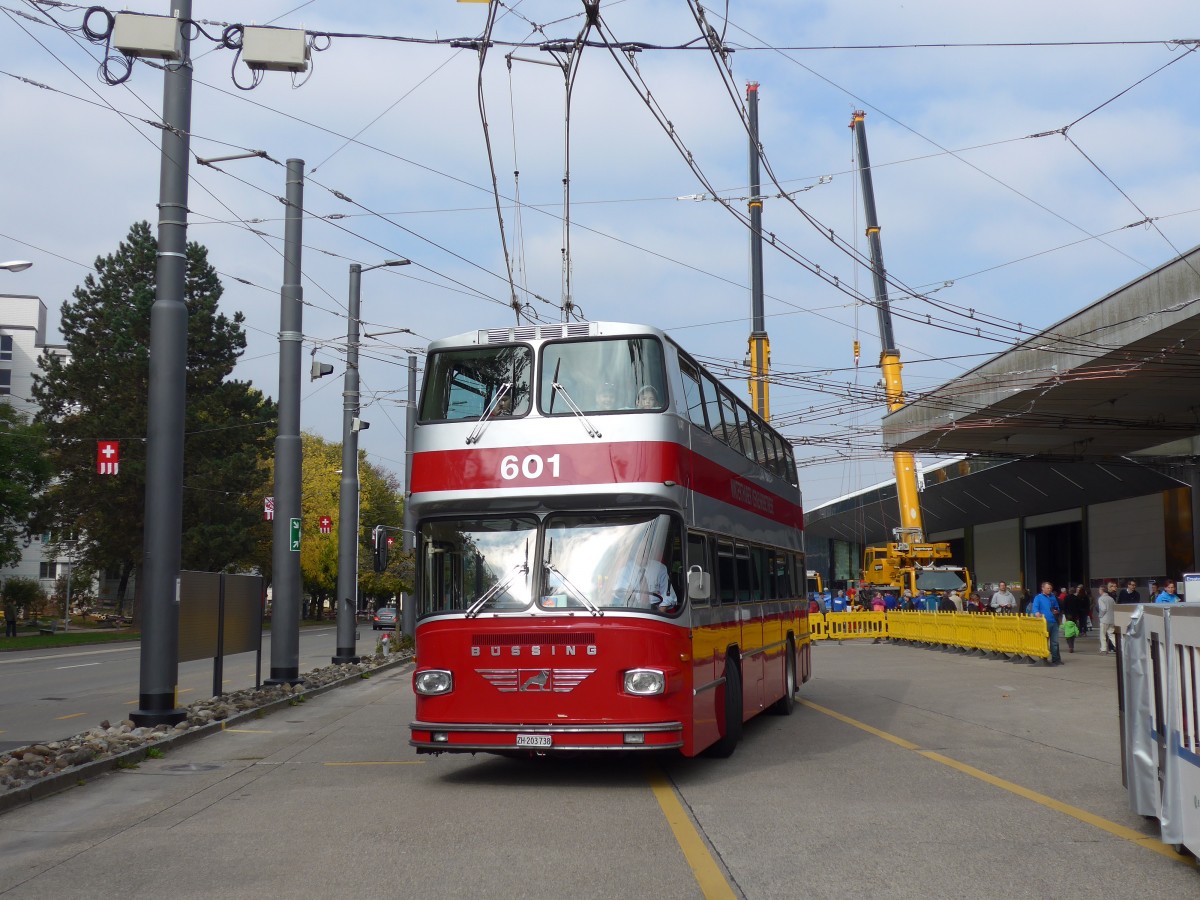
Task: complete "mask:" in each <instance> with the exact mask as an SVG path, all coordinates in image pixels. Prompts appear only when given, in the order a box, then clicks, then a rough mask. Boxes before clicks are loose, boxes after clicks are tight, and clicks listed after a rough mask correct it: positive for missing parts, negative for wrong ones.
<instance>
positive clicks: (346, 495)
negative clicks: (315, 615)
mask: <svg viewBox="0 0 1200 900" xmlns="http://www.w3.org/2000/svg"><path fill="white" fill-rule="evenodd" d="M410 262H411V260H408V259H389V260H387V261H386V262H381V263H378V264H376V265H374V266H367V267H366V268H363V267H362V266H361V265H359V264H358V263H351V265H350V305H349V308H348V310H347V322H346V376H345V381H344V382H343V388H342V480H341V483H340V489H339V492H338V575H337V653H336V654H335V655H334V657H333V662H334V663H335V664H336V663H356V662H358V657H357V656H355V655H354V650H355V615H356V614H357V612H358V432H359V431H361V430H362V428H363V427H364V426H363V423H362V422H361V421H360V420H359V418H358V413H359V391H358V308H359V293H360V285H361V279H362V273H363V272H370V271H371V270H372V269H382V268H385V267H388V266H407V265H408V264H409V263H410Z"/></svg>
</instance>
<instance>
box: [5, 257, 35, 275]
mask: <svg viewBox="0 0 1200 900" xmlns="http://www.w3.org/2000/svg"><path fill="white" fill-rule="evenodd" d="M32 265H33V263H31V262H29V261H27V260H24V259H12V260H9V261H8V262H2V263H0V269H4V270H5V271H8V272H24V271H25V270H26V269H28V268H29V267H30V266H32Z"/></svg>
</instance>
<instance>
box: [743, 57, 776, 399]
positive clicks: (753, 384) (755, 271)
mask: <svg viewBox="0 0 1200 900" xmlns="http://www.w3.org/2000/svg"><path fill="white" fill-rule="evenodd" d="M746 106H747V108H748V110H749V114H750V310H751V324H750V341H749V350H750V404H751V406H753V407H754V411H755V412H756V413H758V414H759V415H760V416H762V417H763V418H764V419H765V420H767V421H770V420H771V402H770V381H769V379H768V376H769V373H770V367H771V341H770V339H769V338H768V337H767V327H766V323H765V321H764V318H765V317H764V314H763V259H762V207H763V202H762V201H763V198H762V191H761V185H760V184H759V172H758V160H759V152H760V150H761V145H760V144H759V141H758V82H756V81H751V82H750V83H748V84H747V85H746Z"/></svg>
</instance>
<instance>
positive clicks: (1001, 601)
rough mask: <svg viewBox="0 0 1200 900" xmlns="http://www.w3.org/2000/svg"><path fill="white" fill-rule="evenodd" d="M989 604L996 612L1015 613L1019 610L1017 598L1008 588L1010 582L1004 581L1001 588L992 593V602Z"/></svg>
mask: <svg viewBox="0 0 1200 900" xmlns="http://www.w3.org/2000/svg"><path fill="white" fill-rule="evenodd" d="M988 605H989V606H990V607H991V608H992V612H994V613H1013V612H1016V611H1017V598H1016V597H1014V596H1013V593H1012V591H1010V590H1009V589H1008V583H1007V582H1004V581H1002V582H1000V588H999V590H997V591H996V592H995V593H994V594H992V599H991V602H990V603H989V604H988Z"/></svg>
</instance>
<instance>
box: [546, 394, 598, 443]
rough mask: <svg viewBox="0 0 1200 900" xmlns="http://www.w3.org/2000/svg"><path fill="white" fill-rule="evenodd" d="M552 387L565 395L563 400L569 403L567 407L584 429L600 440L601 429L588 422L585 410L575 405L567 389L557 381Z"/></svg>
mask: <svg viewBox="0 0 1200 900" xmlns="http://www.w3.org/2000/svg"><path fill="white" fill-rule="evenodd" d="M550 387H551V388H553V389H554V391H556V392H557V393H559V394H562V395H563V399H564V400H566V401H567V407H568V408H569V409H570V410H571V412H572V413H574V414H575V417H576V418H577V419H579V421H580V423H582V425H583V427H584V430H586V431H587V433H588V435H589V436H591V437H594V438H598V437H600V436H601V435H600V429H599V428H597V427H596V426H595V425H593V424H592V423H591V422H589V421H588V417H587V416H585V415H584V414H583V410H582V409H580V408H579V406H578V405H577V404H576V403H575V401H574V400H572V399H571V395H570V394H568V393H567V389H566V388H565V387H563V386H562V385H561V384H559V383H558V382H557V381H553V382H551V383H550Z"/></svg>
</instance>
